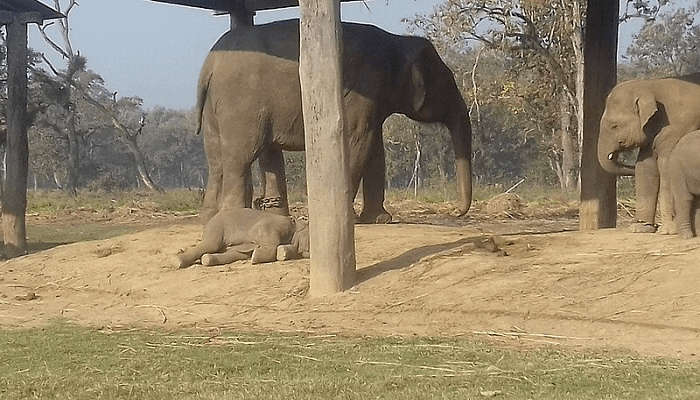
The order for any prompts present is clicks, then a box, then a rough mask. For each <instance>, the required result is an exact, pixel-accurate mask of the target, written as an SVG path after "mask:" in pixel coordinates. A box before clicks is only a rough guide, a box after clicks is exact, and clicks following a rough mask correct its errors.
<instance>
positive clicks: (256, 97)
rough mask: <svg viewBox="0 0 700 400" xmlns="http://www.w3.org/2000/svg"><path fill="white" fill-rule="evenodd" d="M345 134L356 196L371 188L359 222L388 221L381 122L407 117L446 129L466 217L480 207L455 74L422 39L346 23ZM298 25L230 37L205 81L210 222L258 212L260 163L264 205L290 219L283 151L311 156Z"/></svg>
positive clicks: (217, 49) (219, 46) (200, 104)
mask: <svg viewBox="0 0 700 400" xmlns="http://www.w3.org/2000/svg"><path fill="white" fill-rule="evenodd" d="M342 27H343V40H344V41H343V70H344V76H343V84H344V109H345V124H344V126H345V132H346V135H347V136H348V138H349V145H350V148H349V152H350V174H351V182H352V185H353V190H354V192H353V193H356V192H357V190H358V188H359V183H360V180H362V182H363V195H364V209H363V211H362V213H361V215H360V221H361V222H372V223H374V222H389V221H390V220H391V216H390V215H389V213H388V212H387V211H386V210H385V209H384V205H383V203H384V179H385V169H386V167H385V160H384V145H383V141H382V124H383V122H384V120H385V119H386V118H388V117H389V116H390V115H391V114H394V113H401V114H404V115H406V116H408V117H409V118H411V119H413V120H416V121H423V122H441V123H443V124H444V125H446V126H447V128H448V129H449V130H450V135H451V138H452V144H453V147H454V152H455V158H456V170H457V183H458V190H459V197H460V201H459V209H460V212H461V213H462V214H464V213H466V212H467V210H468V209H469V207H470V204H471V199H472V176H471V125H470V122H469V117H468V112H467V107H466V105H465V102H464V100H463V98H462V96H461V94H460V91H459V89H458V88H457V85H456V84H455V80H454V76H453V74H452V72H451V71H450V69H449V68H448V67H447V66H446V65H445V63H444V62H443V61H442V60H441V59H440V56H439V55H438V54H437V52H436V50H435V48H434V47H433V45H432V44H431V43H430V42H429V41H428V40H426V39H424V38H419V37H412V36H399V35H393V34H390V33H388V32H385V31H383V30H381V29H379V28H376V27H373V26H369V25H361V24H353V23H343V24H342ZM298 60H299V22H298V21H297V20H291V21H281V22H275V23H271V24H266V25H258V26H254V27H250V28H240V29H237V30H235V31H233V32H227V33H226V34H224V35H223V36H222V37H221V38H220V39H219V40H218V42H217V43H216V44H215V45H214V47H213V48H212V50H211V52H210V53H209V55H208V56H207V58H206V60H205V62H204V66H203V67H202V71H201V74H200V81H199V88H198V101H197V110H198V112H199V115H198V117H197V119H198V123H199V124H200V126H198V128H197V132H198V133H199V132H200V131H203V132H204V143H205V151H206V154H207V160H208V163H209V180H208V183H207V191H206V195H205V197H204V204H203V206H202V213H201V214H202V217H203V219H204V220H205V221H206V220H208V218H210V217H211V216H212V215H214V214H215V213H216V212H217V210H219V209H226V208H236V207H251V201H252V185H251V179H250V175H251V173H250V168H251V163H252V162H253V161H254V160H255V159H259V162H260V166H261V169H262V171H263V173H264V175H265V191H266V193H265V197H267V198H269V199H275V201H273V203H275V202H276V203H278V204H275V205H276V206H277V212H278V213H280V214H283V215H287V214H288V203H287V189H286V181H285V171H284V156H283V153H282V151H283V150H290V151H303V150H304V126H303V119H302V108H301V89H300V83H299V63H298Z"/></svg>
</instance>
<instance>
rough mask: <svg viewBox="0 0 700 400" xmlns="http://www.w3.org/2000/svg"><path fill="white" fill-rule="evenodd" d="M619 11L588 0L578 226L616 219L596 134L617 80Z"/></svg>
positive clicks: (611, 179)
mask: <svg viewBox="0 0 700 400" xmlns="http://www.w3.org/2000/svg"><path fill="white" fill-rule="evenodd" d="M619 13H620V8H619V4H618V2H617V1H610V0H588V8H587V12H586V30H585V32H586V38H585V50H584V57H585V71H584V82H585V83H584V108H583V112H584V120H583V121H584V135H583V154H582V158H581V162H582V167H581V210H580V228H581V229H582V230H589V229H599V228H613V227H615V224H616V222H617V200H616V198H617V194H616V188H615V184H616V177H615V176H613V175H610V174H608V173H606V172H605V171H604V170H603V169H602V167H601V166H600V165H599V163H598V136H599V134H600V118H601V117H602V115H603V110H604V108H605V96H606V95H607V93H608V92H609V91H610V89H612V87H613V86H615V82H616V81H617V40H618V20H619Z"/></svg>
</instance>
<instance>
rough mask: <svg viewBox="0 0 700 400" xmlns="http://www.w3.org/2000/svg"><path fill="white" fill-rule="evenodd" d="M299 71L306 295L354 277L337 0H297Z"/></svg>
mask: <svg viewBox="0 0 700 400" xmlns="http://www.w3.org/2000/svg"><path fill="white" fill-rule="evenodd" d="M299 5H300V11H301V21H300V29H299V33H300V56H299V76H300V80H301V93H302V106H303V114H304V129H305V140H306V180H307V189H308V199H309V200H308V202H309V233H310V236H311V237H310V241H311V278H310V280H311V282H310V284H311V287H310V294H311V295H312V296H323V295H327V294H333V293H337V292H340V291H343V290H346V289H349V288H350V287H351V286H352V285H354V283H355V233H354V219H355V213H354V211H353V208H352V197H353V193H352V190H351V188H350V186H351V185H350V168H349V159H348V141H347V138H346V137H345V135H344V132H343V91H342V89H343V85H342V77H343V72H342V47H341V44H342V43H341V39H342V27H341V25H340V2H339V0H301V1H299Z"/></svg>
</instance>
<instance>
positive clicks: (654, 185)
mask: <svg viewBox="0 0 700 400" xmlns="http://www.w3.org/2000/svg"><path fill="white" fill-rule="evenodd" d="M634 186H635V192H636V195H637V203H636V207H637V211H636V215H635V219H636V221H635V223H634V224H632V226H631V230H632V232H635V233H653V232H655V231H656V225H655V219H654V217H655V214H656V201H657V199H658V195H659V168H658V164H657V162H656V158H655V157H654V155H653V154H652V151H651V148H643V149H641V150H640V151H639V156H638V158H637V164H636V166H635V185H634Z"/></svg>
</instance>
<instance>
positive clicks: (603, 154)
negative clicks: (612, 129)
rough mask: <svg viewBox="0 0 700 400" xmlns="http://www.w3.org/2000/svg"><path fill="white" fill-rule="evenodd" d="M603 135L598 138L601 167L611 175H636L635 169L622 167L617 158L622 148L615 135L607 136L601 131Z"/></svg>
mask: <svg viewBox="0 0 700 400" xmlns="http://www.w3.org/2000/svg"><path fill="white" fill-rule="evenodd" d="M600 132H601V134H600V136H599V137H598V162H599V163H600V166H601V167H602V168H603V169H604V170H605V171H606V172H607V173H609V174H612V175H621V176H630V175H634V167H630V166H627V165H622V164H620V162H618V160H617V158H618V155H619V152H620V150H621V149H620V148H619V146H618V145H617V143H616V142H615V137H614V135H610V134H608V135H606V134H605V131H604V130H602V129H601V131H600Z"/></svg>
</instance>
